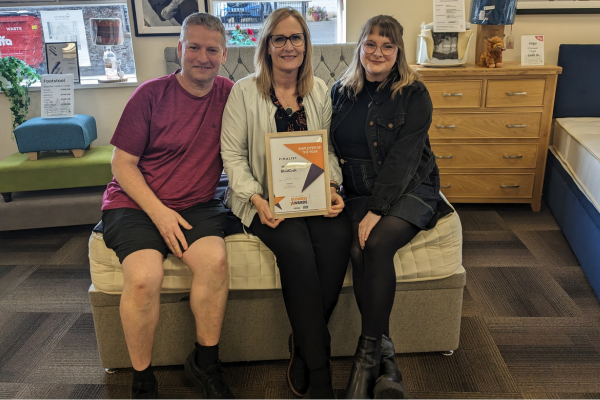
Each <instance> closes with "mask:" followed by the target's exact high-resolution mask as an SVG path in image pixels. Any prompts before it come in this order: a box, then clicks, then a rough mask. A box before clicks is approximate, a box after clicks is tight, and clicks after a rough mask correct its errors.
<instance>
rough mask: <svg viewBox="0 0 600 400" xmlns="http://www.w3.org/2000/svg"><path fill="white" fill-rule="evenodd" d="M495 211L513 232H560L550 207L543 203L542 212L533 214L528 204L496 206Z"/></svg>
mask: <svg viewBox="0 0 600 400" xmlns="http://www.w3.org/2000/svg"><path fill="white" fill-rule="evenodd" d="M494 210H495V211H496V212H497V213H498V215H499V216H500V218H502V220H503V221H504V222H505V223H506V224H507V225H508V226H509V227H510V228H511V229H513V230H515V231H517V230H528V231H537V230H543V231H547V230H560V227H559V226H558V224H557V223H556V220H555V219H554V216H553V215H552V213H551V212H550V209H549V208H548V206H546V205H545V204H544V203H542V209H541V210H540V212H535V213H534V212H532V211H531V207H530V206H529V205H527V204H494Z"/></svg>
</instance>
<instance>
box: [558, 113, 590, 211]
mask: <svg viewBox="0 0 600 400" xmlns="http://www.w3.org/2000/svg"><path fill="white" fill-rule="evenodd" d="M552 145H553V147H554V150H555V151H554V153H555V154H556V155H557V156H558V158H559V160H560V161H561V162H562V164H563V166H564V167H565V169H566V170H567V171H568V172H569V173H570V174H571V176H572V177H573V179H574V180H575V182H576V183H577V186H579V188H580V189H581V191H582V192H583V193H584V194H585V195H586V197H587V198H588V199H589V200H590V202H591V203H592V204H593V205H594V207H596V209H597V210H598V212H600V118H557V119H556V123H555V124H554V140H553V144H552Z"/></svg>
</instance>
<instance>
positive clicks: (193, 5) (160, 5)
mask: <svg viewBox="0 0 600 400" xmlns="http://www.w3.org/2000/svg"><path fill="white" fill-rule="evenodd" d="M148 2H149V3H150V6H151V7H152V9H153V10H154V11H155V12H156V14H158V17H159V18H160V20H161V21H167V20H169V19H171V18H175V21H177V23H178V24H179V25H181V24H182V23H183V20H184V19H185V18H186V17H187V16H188V15H191V14H193V13H196V12H198V1H197V0H148Z"/></svg>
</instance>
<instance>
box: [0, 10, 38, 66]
mask: <svg viewBox="0 0 600 400" xmlns="http://www.w3.org/2000/svg"><path fill="white" fill-rule="evenodd" d="M0 55H1V56H2V57H8V56H13V57H15V58H18V59H20V60H22V61H24V62H25V63H26V64H28V65H30V66H31V67H33V68H38V67H39V66H40V64H41V63H42V62H43V61H44V51H43V43H42V26H41V24H40V18H39V17H36V16H35V15H31V14H25V13H18V12H2V13H0Z"/></svg>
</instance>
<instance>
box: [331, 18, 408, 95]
mask: <svg viewBox="0 0 600 400" xmlns="http://www.w3.org/2000/svg"><path fill="white" fill-rule="evenodd" d="M375 28H379V36H383V37H387V38H389V39H390V40H391V41H392V43H393V44H395V45H396V46H398V53H397V54H396V63H395V64H394V66H393V67H392V70H391V71H390V73H389V74H388V76H387V77H386V79H385V80H384V81H383V82H382V83H381V85H379V87H378V88H377V90H379V89H381V88H383V87H385V86H386V85H387V84H388V83H390V82H393V83H392V99H393V98H394V97H395V96H396V95H397V94H400V93H402V88H404V86H407V85H410V84H411V83H413V82H414V81H417V80H419V75H418V74H417V73H416V72H415V71H413V70H412V69H411V68H410V67H409V66H408V62H407V61H406V54H405V52H404V40H403V39H402V34H403V33H404V28H403V27H402V25H400V22H398V21H397V20H396V19H395V18H394V17H391V16H389V15H378V16H376V17H373V18H371V19H369V20H368V21H367V23H366V24H365V26H363V28H362V32H361V33H360V38H359V40H358V44H357V45H356V49H355V50H354V57H353V58H352V62H351V63H350V65H349V66H348V69H347V70H346V72H344V74H343V75H342V77H341V78H340V80H341V83H342V86H341V87H340V91H342V90H344V89H346V90H348V92H349V93H350V95H351V96H353V97H355V98H356V95H357V94H358V93H360V92H361V91H362V90H363V87H364V86H365V79H366V76H365V68H364V67H363V65H362V63H361V62H360V52H361V51H362V44H363V43H364V42H365V41H366V40H367V37H368V36H369V35H370V34H372V33H373V32H374V31H375Z"/></svg>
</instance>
